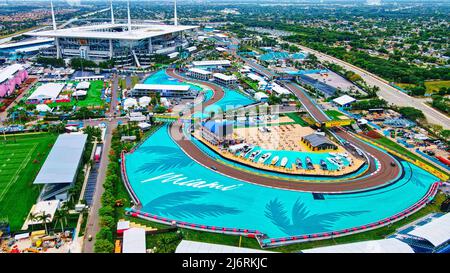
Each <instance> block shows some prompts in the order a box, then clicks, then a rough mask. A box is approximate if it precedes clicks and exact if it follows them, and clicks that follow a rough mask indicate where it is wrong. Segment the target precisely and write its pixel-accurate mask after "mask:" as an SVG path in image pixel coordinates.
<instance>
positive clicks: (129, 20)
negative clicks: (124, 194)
mask: <svg viewBox="0 0 450 273" xmlns="http://www.w3.org/2000/svg"><path fill="white" fill-rule="evenodd" d="M127 10H128V31H131V16H130V0H128V1H127Z"/></svg>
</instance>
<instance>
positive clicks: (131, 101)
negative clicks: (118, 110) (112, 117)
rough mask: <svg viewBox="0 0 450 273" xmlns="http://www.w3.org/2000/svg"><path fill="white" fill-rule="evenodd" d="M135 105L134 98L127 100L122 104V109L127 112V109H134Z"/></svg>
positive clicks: (136, 103)
mask: <svg viewBox="0 0 450 273" xmlns="http://www.w3.org/2000/svg"><path fill="white" fill-rule="evenodd" d="M137 105H138V102H137V100H136V99H135V98H128V99H125V100H124V102H123V109H125V110H128V109H129V108H132V107H133V106H134V107H136V106H137Z"/></svg>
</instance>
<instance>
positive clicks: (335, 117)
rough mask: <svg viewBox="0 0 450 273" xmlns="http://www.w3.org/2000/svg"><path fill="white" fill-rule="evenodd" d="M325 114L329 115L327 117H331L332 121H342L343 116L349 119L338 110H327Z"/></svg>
mask: <svg viewBox="0 0 450 273" xmlns="http://www.w3.org/2000/svg"><path fill="white" fill-rule="evenodd" d="M325 114H327V116H328V117H330V118H331V119H332V120H342V119H341V118H339V117H342V116H343V117H345V118H348V117H347V116H346V115H344V114H343V113H341V112H339V111H337V110H326V111H325Z"/></svg>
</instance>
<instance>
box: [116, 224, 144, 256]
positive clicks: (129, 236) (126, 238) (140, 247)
mask: <svg viewBox="0 0 450 273" xmlns="http://www.w3.org/2000/svg"><path fill="white" fill-rule="evenodd" d="M122 253H146V245H145V229H143V228H130V229H127V230H125V231H124V232H123V247H122Z"/></svg>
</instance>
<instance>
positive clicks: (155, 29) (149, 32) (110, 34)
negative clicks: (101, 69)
mask: <svg viewBox="0 0 450 273" xmlns="http://www.w3.org/2000/svg"><path fill="white" fill-rule="evenodd" d="M195 28H198V27H197V26H185V25H177V26H175V25H157V24H132V25H131V31H128V30H127V24H111V23H105V24H99V25H89V26H80V27H72V28H63V29H56V30H45V31H31V32H27V33H25V34H26V35H29V36H39V37H70V38H80V39H83V38H84V39H89V38H90V39H112V40H142V39H148V38H152V37H158V36H162V35H167V34H172V33H176V32H180V31H185V30H191V29H195Z"/></svg>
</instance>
